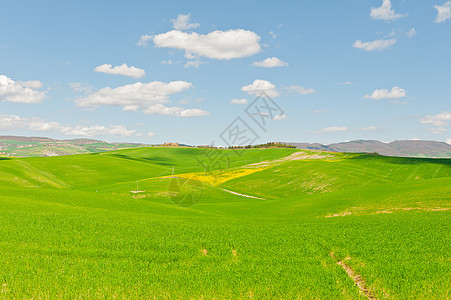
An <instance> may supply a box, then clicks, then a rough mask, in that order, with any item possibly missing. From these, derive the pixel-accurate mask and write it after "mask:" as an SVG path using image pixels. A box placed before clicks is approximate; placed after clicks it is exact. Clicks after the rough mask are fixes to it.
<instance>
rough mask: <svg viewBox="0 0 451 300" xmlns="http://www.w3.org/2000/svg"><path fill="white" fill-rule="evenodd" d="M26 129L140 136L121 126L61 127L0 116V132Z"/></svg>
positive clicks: (39, 120) (76, 134) (74, 134)
mask: <svg viewBox="0 0 451 300" xmlns="http://www.w3.org/2000/svg"><path fill="white" fill-rule="evenodd" d="M19 129H27V130H32V131H57V132H61V133H63V134H65V135H71V136H83V137H94V136H105V135H110V136H119V137H129V136H142V134H141V133H138V132H137V131H136V130H134V129H127V128H126V127H125V126H123V125H110V126H103V125H93V126H82V125H75V126H70V125H61V124H60V123H58V122H46V121H43V120H41V119H40V118H37V117H33V118H22V117H19V116H16V115H5V114H3V115H0V130H19Z"/></svg>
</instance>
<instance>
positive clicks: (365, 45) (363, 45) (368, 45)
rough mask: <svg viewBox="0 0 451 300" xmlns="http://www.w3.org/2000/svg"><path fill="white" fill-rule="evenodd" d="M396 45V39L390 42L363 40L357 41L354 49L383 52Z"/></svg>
mask: <svg viewBox="0 0 451 300" xmlns="http://www.w3.org/2000/svg"><path fill="white" fill-rule="evenodd" d="M395 43H396V39H389V40H375V41H372V42H362V41H361V40H357V41H355V42H354V44H353V45H352V47H354V48H357V49H362V50H365V51H375V50H377V51H382V50H384V49H386V48H388V47H390V46H392V45H394V44H395Z"/></svg>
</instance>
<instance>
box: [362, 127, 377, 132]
mask: <svg viewBox="0 0 451 300" xmlns="http://www.w3.org/2000/svg"><path fill="white" fill-rule="evenodd" d="M376 129H377V127H376V126H368V127H363V128H362V130H365V131H371V130H376Z"/></svg>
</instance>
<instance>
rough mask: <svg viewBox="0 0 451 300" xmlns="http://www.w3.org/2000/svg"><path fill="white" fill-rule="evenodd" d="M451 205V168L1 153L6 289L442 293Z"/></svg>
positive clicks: (121, 293)
mask: <svg viewBox="0 0 451 300" xmlns="http://www.w3.org/2000/svg"><path fill="white" fill-rule="evenodd" d="M225 154H227V156H223V155H225ZM238 154H239V155H238ZM212 157H215V158H216V162H218V159H217V157H220V158H219V162H220V163H216V164H215V163H214V162H213V161H212ZM137 181H138V186H137ZM450 208H451V160H450V159H421V158H396V157H383V156H373V155H363V154H345V153H329V152H310V151H300V150H296V149H264V150H260V149H252V150H244V151H239V152H237V151H234V150H208V151H206V150H202V149H190V148H137V149H129V150H120V151H112V152H105V153H97V154H85V155H73V156H62V157H47V158H23V159H6V158H0V229H1V230H0V253H1V256H0V260H1V268H0V281H1V282H0V288H1V289H0V295H1V297H2V298H76V297H82V298H105V297H106V298H113V297H119V298H152V297H156V298H171V299H173V298H182V299H190V298H196V299H197V298H204V299H212V298H215V299H223V298H227V299H235V298H256V299H263V298H289V299H292V298H301V299H310V298H315V299H319V298H320V299H359V298H362V299H365V298H379V299H383V298H388V299H418V298H423V299H424V298H427V299H447V298H449V297H450V287H449V286H450V285H449V283H450V282H451V262H450V258H451V251H450V249H451V243H450V240H451V239H450V229H451V228H450V224H451V223H450V221H451V218H450Z"/></svg>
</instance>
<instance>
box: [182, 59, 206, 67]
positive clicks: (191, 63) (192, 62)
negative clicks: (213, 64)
mask: <svg viewBox="0 0 451 300" xmlns="http://www.w3.org/2000/svg"><path fill="white" fill-rule="evenodd" d="M206 63H207V62H206V61H201V60H200V59H199V58H198V57H196V58H195V59H194V60H189V61H187V62H186V63H185V66H184V67H185V68H190V67H193V68H199V66H200V65H202V64H206Z"/></svg>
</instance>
